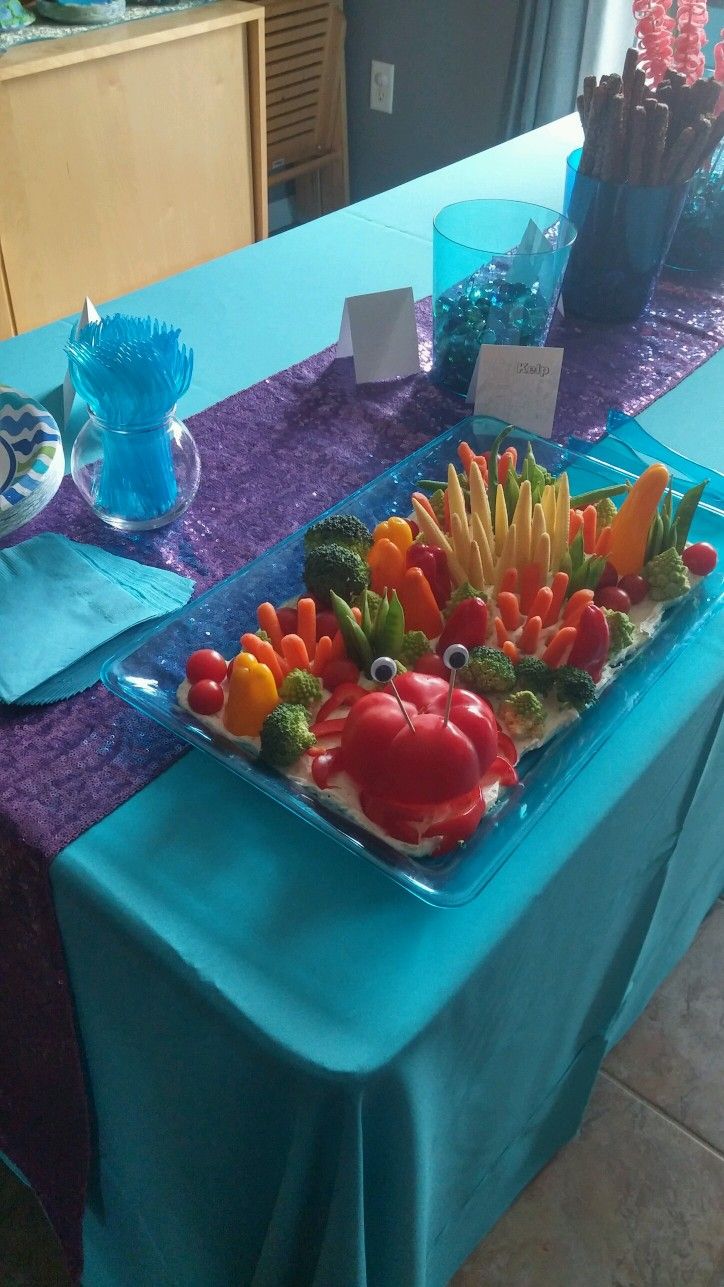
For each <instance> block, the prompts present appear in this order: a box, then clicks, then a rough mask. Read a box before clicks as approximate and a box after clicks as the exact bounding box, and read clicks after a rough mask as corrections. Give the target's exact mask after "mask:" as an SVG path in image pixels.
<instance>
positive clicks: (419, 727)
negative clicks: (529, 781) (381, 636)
mask: <svg viewBox="0 0 724 1287" xmlns="http://www.w3.org/2000/svg"><path fill="white" fill-rule="evenodd" d="M396 684H397V691H398V693H399V695H400V698H401V699H402V702H403V706H404V712H406V714H407V716H409V720H410V723H409V724H408V721H407V719H406V716H405V713H403V710H401V709H400V706H399V704H398V702H397V700H396V698H395V696H394V694H393V693H392V692H391V691H390V690H389V689H385V690H381V691H377V692H364V690H358V692H357V693H356V694H355V693H352V692H351V691H349V690H350V689H351V687H352V686H348V690H347V692H345V693H343V694H340V695H339V697H337V695H336V694H335V696H334V698H333V699H332V700H331V701H330V702H329V703H327V706H328V710H325V711H324V716H326V715H327V714H329V713H331V711H332V709H333V705H332V702H333V701H336V703H337V705H336V707H334V709H337V708H338V707H339V706H341V705H343V704H344V703H345V702H350V703H351V709H350V711H349V714H348V715H347V717H346V718H345V719H342V720H340V721H339V724H340V726H341V727H340V729H339V732H340V739H341V740H340V744H339V745H338V746H336V747H334V748H332V749H329V750H325V751H322V752H321V753H317V754H316V755H315V756H314V758H313V759H312V775H313V778H314V781H315V782H316V784H317V786H319V787H321V788H326V787H328V786H330V785H333V783H332V779H333V778H334V777H335V775H336V774H338V773H340V772H345V773H347V774H348V775H349V777H350V778H351V779H352V780H353V782H354V783H355V785H356V787H357V789H358V791H359V796H360V806H361V808H362V810H363V812H364V813H365V814H366V815H367V817H368V818H370V819H371V820H372V821H373V822H375V823H377V824H378V825H379V826H381V827H382V828H383V829H384V830H385V831H386V832H387V833H388V834H389V835H391V836H393V837H394V838H395V839H398V840H404V841H406V842H408V843H410V844H418V843H420V841H422V840H425V839H428V838H435V839H436V842H437V843H436V844H435V846H434V853H435V854H442V853H447V852H448V851H449V850H450V849H453V848H454V847H455V846H456V845H457V844H458V843H459V842H461V841H463V840H466V839H467V838H468V837H469V836H471V835H472V833H473V832H474V830H475V828H476V827H477V825H478V823H479V822H480V819H481V818H482V816H483V814H484V812H485V799H484V795H483V788H484V787H485V786H486V785H488V784H489V783H492V782H494V781H496V780H501V781H504V782H505V783H506V784H511V783H513V782H515V781H517V778H516V774H515V770H514V768H513V767H512V764H511V763H510V761H509V760H508V759H507V758H506V756H505V755H504V754H502V753H501V747H500V746H499V741H498V728H497V725H496V720H495V714H494V712H493V710H492V708H491V706H490V705H489V703H488V702H486V701H485V699H484V698H483V697H478V696H477V695H476V694H475V693H470V692H467V691H466V690H464V689H455V691H454V692H453V697H452V704H451V707H450V716H449V719H448V721H447V722H445V719H444V714H445V708H446V704H447V700H448V685H447V683H446V682H445V681H444V680H442V679H438V678H436V677H435V676H433V675H420V674H416V673H414V672H412V671H408V672H407V674H404V675H400V676H398V678H397V681H396ZM360 691H362V692H363V694H364V695H363V696H359V692H360ZM410 724H411V726H410ZM324 725H325V727H324V730H322V728H321V727H320V728H319V732H320V733H321V735H322V736H323V737H324V736H331V735H334V734H335V733H336V732H337V729H336V728H334V727H332V726H331V724H330V721H329V720H327V719H325V720H324ZM315 728H317V726H313V731H314V730H315ZM314 749H315V751H316V750H317V748H314ZM506 749H507V748H506Z"/></svg>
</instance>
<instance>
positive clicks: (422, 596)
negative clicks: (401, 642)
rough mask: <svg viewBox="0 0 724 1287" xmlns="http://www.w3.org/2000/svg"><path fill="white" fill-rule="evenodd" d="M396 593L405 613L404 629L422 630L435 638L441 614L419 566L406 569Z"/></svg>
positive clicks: (440, 622) (440, 624) (440, 627)
mask: <svg viewBox="0 0 724 1287" xmlns="http://www.w3.org/2000/svg"><path fill="white" fill-rule="evenodd" d="M397 594H398V597H399V600H400V603H401V604H402V607H403V609H404V613H405V629H406V630H422V632H423V634H426V635H427V637H428V639H437V637H438V635H439V634H440V631H441V630H442V614H441V612H440V609H439V608H438V606H437V601H436V599H435V595H434V594H433V592H432V586H431V585H430V582H429V581H428V579H427V577H426V576H425V573H424V572H423V571H422V569H421V568H416V567H412V568H408V569H407V571H406V572H405V575H404V576H403V578H402V581H401V583H400V585H399V586H398V587H397Z"/></svg>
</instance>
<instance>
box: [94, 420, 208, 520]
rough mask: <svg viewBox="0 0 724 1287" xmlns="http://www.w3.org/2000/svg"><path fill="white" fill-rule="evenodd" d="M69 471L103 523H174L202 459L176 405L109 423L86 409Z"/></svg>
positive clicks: (192, 493) (195, 485) (186, 502)
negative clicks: (140, 420) (158, 414)
mask: <svg viewBox="0 0 724 1287" xmlns="http://www.w3.org/2000/svg"><path fill="white" fill-rule="evenodd" d="M71 473H72V475H73V481H74V482H75V485H76V487H77V488H78V490H79V492H80V493H81V495H82V497H83V498H84V500H86V501H87V502H88V504H89V505H90V507H91V509H92V510H93V512H94V513H95V514H97V515H98V517H99V518H100V519H101V520H102V521H103V522H104V523H107V524H108V526H109V527H115V528H117V529H119V530H120V531H125V532H138V531H146V530H150V529H152V528H156V527H163V526H165V524H167V523H172V522H173V520H174V519H176V518H178V517H179V515H180V514H183V512H184V510H186V509H188V506H189V505H190V504H191V502H192V500H193V499H194V496H195V495H196V492H197V490H198V486H199V478H200V475H201V462H200V460H199V453H198V450H197V447H196V443H195V442H194V439H193V437H192V435H191V433H190V431H189V430H188V429H187V427H186V425H185V424H183V422H182V421H181V420H179V419H178V417H177V416H176V409H175V407H174V408H172V410H171V411H169V412H168V413H167V415H166V416H164V417H163V419H162V420H160V421H158V420H157V421H155V422H154V423H151V424H138V425H124V426H117V425H110V424H107V423H105V422H104V421H102V420H100V419H99V418H98V417H97V416H94V415H90V416H89V417H88V420H87V421H86V423H85V424H84V426H83V428H82V429H81V431H80V433H79V434H78V437H77V438H76V440H75V443H74V445H73V453H72V457H71Z"/></svg>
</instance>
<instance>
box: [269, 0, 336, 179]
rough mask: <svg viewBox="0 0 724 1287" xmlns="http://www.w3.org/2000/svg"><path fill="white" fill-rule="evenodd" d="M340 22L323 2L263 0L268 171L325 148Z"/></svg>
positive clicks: (333, 95) (329, 137) (331, 123)
mask: <svg viewBox="0 0 724 1287" xmlns="http://www.w3.org/2000/svg"><path fill="white" fill-rule="evenodd" d="M344 25H345V24H344V17H343V16H342V13H341V12H340V10H339V9H338V8H337V7H336V6H335V5H334V4H330V3H328V2H327V3H325V2H324V0H320V2H318V3H317V2H315V0H311V2H310V0H278V3H277V2H276V0H271V3H268V4H267V7H266V76H267V145H268V153H269V170H270V173H273V172H274V171H277V170H282V169H284V168H286V167H288V166H291V165H295V164H298V163H299V162H302V161H306V160H309V159H311V158H313V157H315V156H319V155H322V154H324V153H325V152H327V151H329V149H330V147H331V145H332V135H333V129H334V108H335V103H336V94H337V86H338V81H339V74H340V57H341V50H342V43H343V40H344Z"/></svg>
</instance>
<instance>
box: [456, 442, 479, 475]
mask: <svg viewBox="0 0 724 1287" xmlns="http://www.w3.org/2000/svg"><path fill="white" fill-rule="evenodd" d="M458 456H459V457H460V464H461V465H462V467H463V469H464V470H465V473H466V474H469V473H470V466H471V464H472V463H473V461H474V459H475V452H474V451H473V449H472V447H471V446H470V443H469V442H461V443H460V445H459V447H458Z"/></svg>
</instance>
